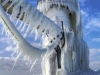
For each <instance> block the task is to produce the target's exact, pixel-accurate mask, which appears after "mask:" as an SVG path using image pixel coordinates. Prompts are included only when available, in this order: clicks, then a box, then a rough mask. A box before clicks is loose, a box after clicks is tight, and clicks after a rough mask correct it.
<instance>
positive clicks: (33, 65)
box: [30, 59, 37, 72]
mask: <svg viewBox="0 0 100 75" xmlns="http://www.w3.org/2000/svg"><path fill="white" fill-rule="evenodd" d="M36 61H37V59H36V60H35V61H34V63H33V64H32V66H31V68H30V72H31V71H32V68H33V66H34V64H35V63H36Z"/></svg>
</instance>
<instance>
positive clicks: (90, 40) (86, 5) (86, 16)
mask: <svg viewBox="0 0 100 75" xmlns="http://www.w3.org/2000/svg"><path fill="white" fill-rule="evenodd" d="M28 1H29V3H31V4H32V5H33V6H35V7H36V1H35V0H28ZM80 9H81V15H82V25H83V33H84V40H85V41H86V42H87V44H88V47H89V51H90V57H89V58H90V68H91V69H93V70H98V69H100V0H80ZM2 29H3V28H2V25H1V24H0V34H1V35H0V75H33V74H35V75H36V74H40V73H41V69H40V67H39V66H41V65H40V61H41V60H40V61H39V62H37V64H36V65H35V68H33V71H32V72H29V68H30V65H28V64H27V63H24V61H21V60H19V61H18V62H17V63H16V65H15V67H14V70H13V71H12V72H10V71H11V69H12V66H13V64H14V61H13V59H10V57H11V54H12V52H13V51H14V48H15V47H14V45H13V41H12V39H11V38H9V37H7V36H6V35H5V34H2ZM26 39H27V41H29V42H31V41H32V42H34V40H33V39H34V36H33V37H31V36H30V35H29V36H28V37H27V38H26ZM33 44H34V45H35V46H37V45H38V41H36V42H35V43H33ZM37 66H38V67H37Z"/></svg>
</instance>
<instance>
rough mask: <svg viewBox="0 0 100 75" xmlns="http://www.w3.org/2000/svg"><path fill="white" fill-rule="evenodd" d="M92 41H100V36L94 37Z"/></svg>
mask: <svg viewBox="0 0 100 75" xmlns="http://www.w3.org/2000/svg"><path fill="white" fill-rule="evenodd" d="M92 41H94V42H100V38H93V39H92Z"/></svg>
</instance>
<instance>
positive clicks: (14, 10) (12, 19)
mask: <svg viewBox="0 0 100 75" xmlns="http://www.w3.org/2000/svg"><path fill="white" fill-rule="evenodd" d="M19 11H20V7H19V6H15V7H14V8H13V12H12V15H11V17H10V20H11V21H14V19H15V18H16V17H17V16H18V14H19Z"/></svg>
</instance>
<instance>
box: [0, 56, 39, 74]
mask: <svg viewBox="0 0 100 75" xmlns="http://www.w3.org/2000/svg"><path fill="white" fill-rule="evenodd" d="M13 65H14V61H13V59H11V58H9V57H4V58H3V57H0V75H40V74H41V67H40V66H41V65H40V61H39V62H37V63H36V65H35V66H34V67H33V70H32V72H30V71H29V70H30V67H31V65H27V64H26V62H25V61H22V60H20V59H19V60H18V61H17V63H16V65H15V67H14V69H13V71H12V72H11V69H12V67H13Z"/></svg>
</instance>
